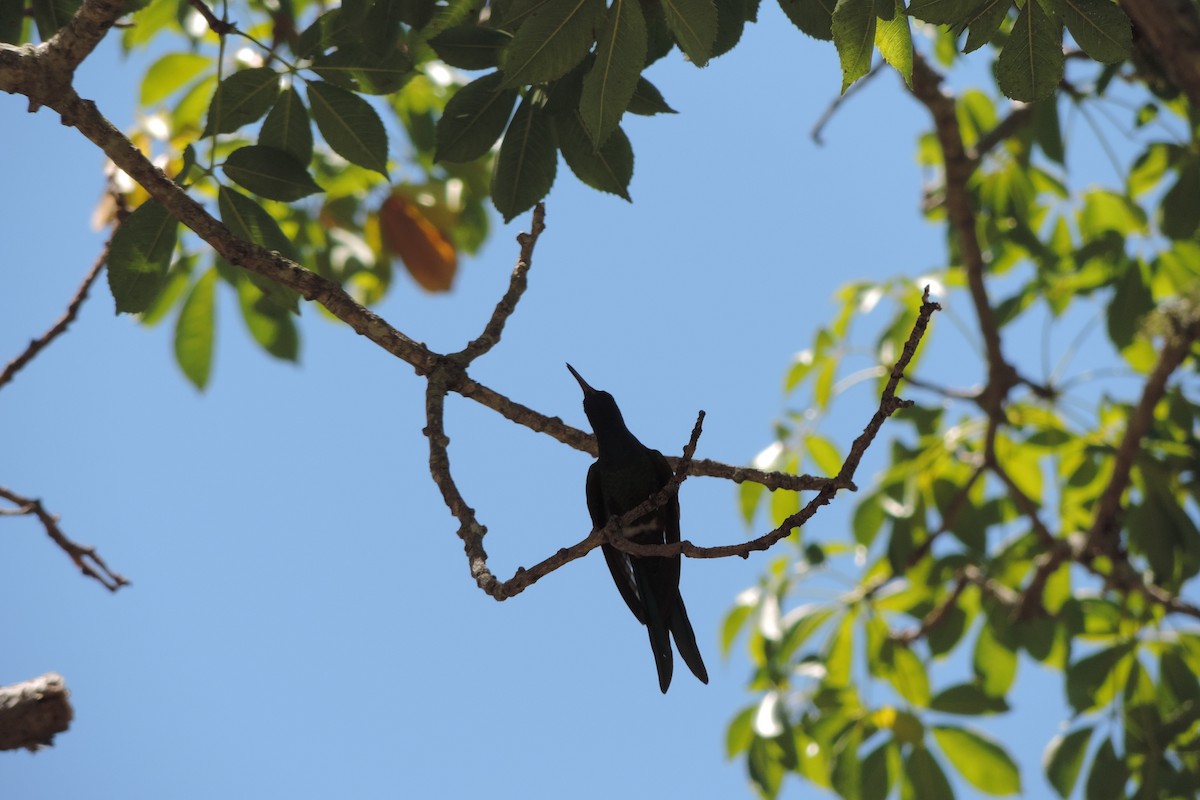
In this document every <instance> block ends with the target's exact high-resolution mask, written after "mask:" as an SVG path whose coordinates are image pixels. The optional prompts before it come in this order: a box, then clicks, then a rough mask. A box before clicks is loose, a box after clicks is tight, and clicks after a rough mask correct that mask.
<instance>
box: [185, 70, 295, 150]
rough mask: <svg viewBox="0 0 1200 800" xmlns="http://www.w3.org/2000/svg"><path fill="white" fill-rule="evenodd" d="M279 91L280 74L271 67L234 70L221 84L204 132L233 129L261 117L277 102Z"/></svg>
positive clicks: (210, 133)
mask: <svg viewBox="0 0 1200 800" xmlns="http://www.w3.org/2000/svg"><path fill="white" fill-rule="evenodd" d="M278 95H279V75H278V73H276V72H275V70H273V69H271V68H270V67H254V68H252V69H244V70H241V71H240V72H235V73H233V74H232V75H230V76H229V77H228V78H226V79H225V80H223V81H221V82H220V83H219V84H217V90H216V91H215V92H213V98H212V102H211V103H209V106H208V122H207V123H206V124H205V126H204V133H203V134H202V135H203V136H211V135H213V134H214V133H233V132H234V131H236V130H237V129H238V128H240V127H242V126H243V125H248V124H250V123H251V122H254V121H255V120H258V119H261V118H262V116H263V114H266V113H267V112H268V111H269V110H270V109H271V106H272V105H274V104H275V98H276V97H277V96H278Z"/></svg>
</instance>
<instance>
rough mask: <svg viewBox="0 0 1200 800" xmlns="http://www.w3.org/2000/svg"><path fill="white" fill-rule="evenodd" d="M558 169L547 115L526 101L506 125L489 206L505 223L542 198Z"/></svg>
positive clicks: (556, 151) (556, 155)
mask: <svg viewBox="0 0 1200 800" xmlns="http://www.w3.org/2000/svg"><path fill="white" fill-rule="evenodd" d="M557 169H558V150H557V149H556V148H555V145H554V130H553V128H552V126H551V122H550V119H549V115H548V114H547V113H546V112H545V111H544V110H542V109H539V108H537V107H536V106H535V105H534V103H533V102H532V100H531V99H530V98H528V97H527V98H525V100H524V101H522V103H521V105H520V106H519V107H518V108H517V113H516V114H514V115H513V118H512V122H510V123H509V124H508V130H507V131H506V132H505V134H504V141H503V142H502V143H501V145H500V155H499V157H498V158H497V159H496V167H495V170H494V171H493V173H492V203H493V204H494V205H495V206H496V210H497V211H499V212H500V214H501V215H502V216H503V217H504V221H505V222H508V221H509V220H511V219H512V218H513V217H515V216H517V215H518V214H520V213H521V212H523V211H528V210H529V209H531V208H533V206H534V204H535V203H537V201H539V200H541V199H542V198H543V197H545V196H546V193H547V192H549V191H550V187H551V186H552V185H553V184H554V175H555V172H556V171H557Z"/></svg>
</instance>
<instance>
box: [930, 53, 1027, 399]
mask: <svg viewBox="0 0 1200 800" xmlns="http://www.w3.org/2000/svg"><path fill="white" fill-rule="evenodd" d="M912 93H913V96H914V97H916V98H917V99H918V100H919V101H920V102H921V103H922V104H923V105H924V106H925V107H926V108H927V109H928V110H929V113H930V115H931V116H932V117H933V124H934V130H935V131H936V133H937V139H938V143H939V144H940V145H941V148H942V160H943V161H944V163H945V183H946V200H945V202H946V215H947V217H948V219H949V221H950V225H951V228H952V229H953V230H954V234H955V238H956V239H957V241H958V249H959V254H960V256H961V258H962V261H963V269H964V270H965V271H966V275H967V286H968V288H969V289H970V292H971V301H972V303H973V304H974V306H975V314H976V316H977V317H978V319H979V330H980V332H981V333H982V334H983V342H984V346H985V348H986V350H987V360H988V382H987V386H986V387H985V388H984V390H983V393H982V394H981V396H980V404H981V405H982V406H983V407H984V409H985V411H987V413H988V414H989V415H996V414H998V413H999V412H1000V409H1001V407H1002V406H1003V402H1004V398H1005V397H1006V396H1007V394H1008V391H1009V389H1011V388H1012V386H1013V385H1014V384H1015V383H1016V380H1017V376H1016V371H1015V370H1014V369H1013V368H1012V366H1011V365H1010V364H1009V363H1008V361H1007V360H1005V358H1004V352H1003V350H1002V348H1001V346H1000V326H999V323H998V322H997V321H996V312H995V310H994V309H993V308H992V305H991V301H990V300H989V299H988V294H987V288H986V286H985V285H984V281H983V274H984V256H983V250H982V249H981V247H980V245H979V237H978V235H977V234H976V232H975V216H976V215H975V206H974V203H973V202H972V200H971V194H970V191H969V190H968V188H967V187H968V183H969V181H970V179H971V175H972V173H973V172H974V171H975V167H976V164H977V162H976V161H975V159H973V158H972V156H971V154H969V153H968V152H967V150H966V148H965V147H964V145H963V140H962V132H961V131H960V129H959V127H958V112H957V110H956V108H955V102H954V98H953V97H951V96H950V95H948V94H946V93H945V92H943V91H942V76H941V75H939V74H938V73H937V72H936V71H935V70H934V69H933V68H932V67H930V66H929V64H928V63H927V62H926V61H925V59H924V58H922V57H921V55H920V54H919V53H914V54H913V81H912Z"/></svg>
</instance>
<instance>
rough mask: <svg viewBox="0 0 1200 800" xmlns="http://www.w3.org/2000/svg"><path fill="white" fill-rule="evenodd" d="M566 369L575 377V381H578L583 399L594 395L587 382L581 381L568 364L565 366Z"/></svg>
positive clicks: (581, 377) (580, 377) (579, 376)
mask: <svg viewBox="0 0 1200 800" xmlns="http://www.w3.org/2000/svg"><path fill="white" fill-rule="evenodd" d="M567 369H569V370H571V374H572V375H574V376H575V380H577V381H579V385H580V386H581V387H583V395H584V397H586V396H588V395H589V394H594V393H595V391H596V390H595V389H593V388H592V387H591V386H589V385H588V382H587V381H585V380H584V379H583V376H582V375H580V374H579V373H578V372H576V371H575V368H574V367H572V366H571V365H570V364H567Z"/></svg>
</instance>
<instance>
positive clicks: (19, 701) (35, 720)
mask: <svg viewBox="0 0 1200 800" xmlns="http://www.w3.org/2000/svg"><path fill="white" fill-rule="evenodd" d="M70 696H71V693H70V692H68V691H67V686H66V683H65V682H64V681H63V679H62V676H61V675H58V674H56V673H53V672H47V673H46V674H45V675H41V676H39V677H37V678H34V679H32V680H28V681H23V682H22V683H14V684H13V685H12V686H0V750H30V751H34V752H36V751H38V750H40V749H42V748H43V747H49V746H50V745H52V744H53V743H54V736H55V734H59V733H62V732H63V731H65V730H66V729H67V728H69V727H70V725H71V718H72V717H73V716H74V712H73V711H72V710H71V700H70Z"/></svg>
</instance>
